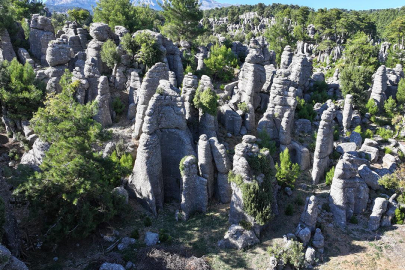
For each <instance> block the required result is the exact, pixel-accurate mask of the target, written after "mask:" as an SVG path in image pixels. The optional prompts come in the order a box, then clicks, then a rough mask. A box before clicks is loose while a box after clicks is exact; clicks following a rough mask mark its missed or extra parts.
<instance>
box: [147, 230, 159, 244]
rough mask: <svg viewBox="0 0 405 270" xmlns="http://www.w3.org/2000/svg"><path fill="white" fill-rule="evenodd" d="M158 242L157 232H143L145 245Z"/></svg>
mask: <svg viewBox="0 0 405 270" xmlns="http://www.w3.org/2000/svg"><path fill="white" fill-rule="evenodd" d="M158 242H159V234H157V233H153V232H146V234H145V244H146V245H147V246H153V245H156V244H157V243H158Z"/></svg>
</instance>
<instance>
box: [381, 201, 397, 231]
mask: <svg viewBox="0 0 405 270" xmlns="http://www.w3.org/2000/svg"><path fill="white" fill-rule="evenodd" d="M387 208H388V210H387V211H386V212H385V214H384V215H383V217H382V219H381V227H387V226H391V225H392V222H393V220H394V217H395V210H396V209H397V203H396V202H392V201H391V198H390V200H389V202H388V207H387Z"/></svg>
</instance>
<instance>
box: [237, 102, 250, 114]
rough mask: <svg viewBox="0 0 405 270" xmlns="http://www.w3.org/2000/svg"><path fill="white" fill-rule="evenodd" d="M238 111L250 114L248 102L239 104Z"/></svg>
mask: <svg viewBox="0 0 405 270" xmlns="http://www.w3.org/2000/svg"><path fill="white" fill-rule="evenodd" d="M238 109H239V110H241V111H242V112H243V113H248V112H249V107H248V105H247V104H246V102H241V103H239V104H238Z"/></svg>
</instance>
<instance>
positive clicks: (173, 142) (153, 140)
mask: <svg viewBox="0 0 405 270" xmlns="http://www.w3.org/2000/svg"><path fill="white" fill-rule="evenodd" d="M157 65H159V64H157ZM162 70H166V66H165V65H163V66H162ZM147 76H148V75H147ZM150 79H151V77H150V76H149V78H145V80H144V83H145V82H148V81H149V80H150ZM148 83H150V82H148ZM151 86H152V84H151V83H150V84H149V85H148V87H145V88H143V87H142V89H146V90H150V91H151V90H152V89H149V87H151ZM158 87H159V88H160V90H159V94H158V93H156V94H154V95H153V96H152V97H151V98H150V101H149V104H145V105H143V106H147V108H146V109H145V114H144V115H145V118H144V121H143V124H142V133H141V136H140V139H139V146H138V149H137V156H136V160H135V165H134V169H133V173H132V175H131V176H130V179H129V183H128V185H129V187H130V189H131V190H133V191H134V192H135V194H136V195H137V197H138V198H139V199H140V200H141V201H142V202H143V203H144V204H145V205H146V206H147V207H148V208H149V209H150V210H151V211H152V213H154V214H155V215H156V214H157V211H158V210H159V209H160V208H162V206H163V202H164V201H171V200H175V201H178V202H180V201H181V188H182V185H183V184H182V180H181V179H182V177H181V174H180V169H179V164H180V160H181V159H182V158H183V157H185V156H191V155H192V156H196V154H195V151H194V147H193V141H192V137H191V133H190V131H189V129H188V127H187V122H186V118H185V116H186V113H185V108H184V100H183V98H182V97H180V96H179V94H180V91H179V90H178V89H176V88H174V87H173V86H171V85H170V83H169V82H168V81H166V80H161V82H160V84H159V85H158V86H156V88H158ZM154 92H156V89H155V90H154ZM142 97H143V96H141V98H142ZM144 101H145V99H144ZM140 102H141V101H140ZM140 104H141V103H140ZM142 104H144V103H142Z"/></svg>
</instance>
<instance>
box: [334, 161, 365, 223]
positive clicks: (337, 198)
mask: <svg viewBox="0 0 405 270" xmlns="http://www.w3.org/2000/svg"><path fill="white" fill-rule="evenodd" d="M363 164H368V161H367V160H365V159H361V158H359V157H357V156H355V155H353V154H351V153H350V154H349V153H345V154H344V155H343V157H342V158H341V159H340V160H339V162H338V164H337V165H336V167H335V175H334V177H333V180H332V186H331V190H330V197H329V204H330V207H331V210H332V213H333V218H334V220H335V223H336V224H337V225H339V226H340V227H345V226H346V221H347V220H348V219H350V218H351V217H352V216H353V214H360V213H362V212H363V211H364V210H365V209H366V207H367V202H368V197H369V195H368V192H369V189H368V186H367V184H366V182H365V181H364V180H363V179H361V178H358V177H357V172H358V168H359V166H361V165H363Z"/></svg>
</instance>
